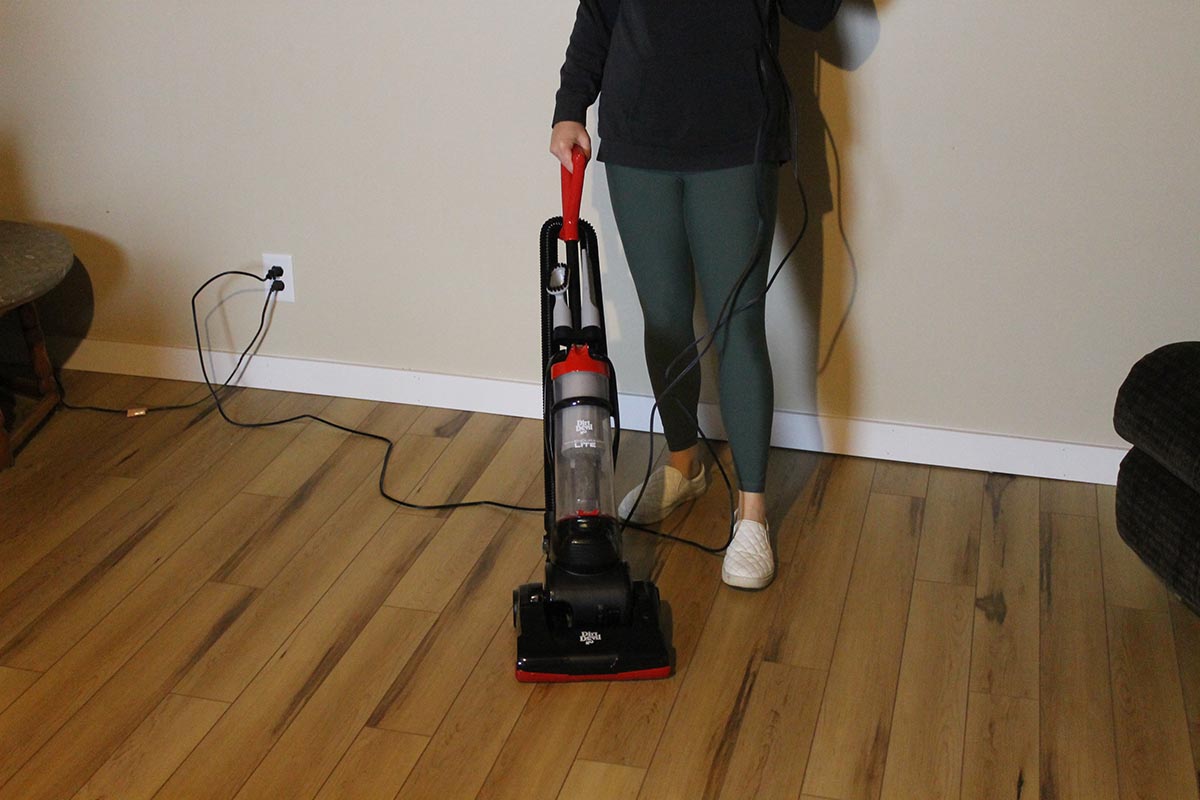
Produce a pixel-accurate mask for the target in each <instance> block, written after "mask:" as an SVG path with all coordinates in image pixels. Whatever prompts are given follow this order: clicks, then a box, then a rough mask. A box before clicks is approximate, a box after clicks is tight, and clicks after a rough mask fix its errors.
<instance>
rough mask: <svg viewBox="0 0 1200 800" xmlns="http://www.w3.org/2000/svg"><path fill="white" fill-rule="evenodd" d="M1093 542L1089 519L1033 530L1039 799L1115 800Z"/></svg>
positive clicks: (1063, 518) (1048, 521)
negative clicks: (1037, 583)
mask: <svg viewBox="0 0 1200 800" xmlns="http://www.w3.org/2000/svg"><path fill="white" fill-rule="evenodd" d="M1100 569H1101V568H1100V537H1099V531H1098V528H1097V524H1096V519H1095V517H1090V518H1089V517H1085V516H1075V515H1066V514H1061V515H1060V514H1044V515H1043V516H1042V525H1041V665H1040V666H1041V686H1040V693H1039V697H1040V698H1041V767H1040V770H1039V772H1040V778H1041V790H1042V796H1043V797H1047V798H1056V797H1087V798H1094V800H1110V799H1111V800H1117V798H1118V797H1119V796H1120V791H1119V788H1118V782H1117V756H1116V746H1115V741H1114V723H1113V696H1112V688H1111V681H1110V675H1109V648H1108V632H1107V629H1106V624H1105V612H1104V585H1103V579H1102V577H1101V572H1100Z"/></svg>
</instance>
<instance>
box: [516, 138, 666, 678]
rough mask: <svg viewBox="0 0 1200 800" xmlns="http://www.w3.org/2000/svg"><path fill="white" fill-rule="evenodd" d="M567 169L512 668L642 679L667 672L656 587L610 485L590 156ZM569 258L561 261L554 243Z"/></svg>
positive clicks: (548, 280) (546, 281)
mask: <svg viewBox="0 0 1200 800" xmlns="http://www.w3.org/2000/svg"><path fill="white" fill-rule="evenodd" d="M572 157H573V158H572V166H573V171H570V170H568V169H567V168H566V167H563V168H562V197H563V215H562V216H561V217H552V218H551V219H549V220H547V221H546V223H545V225H543V226H542V233H541V274H540V277H541V281H540V293H541V299H542V412H543V416H542V422H543V431H544V439H545V484H546V486H545V488H546V512H545V519H544V523H545V535H544V536H543V538H542V549H543V551H544V552H545V554H546V573H545V581H544V582H543V583H528V584H525V585H523V586H521V587H519V588H517V589H516V590H515V591H514V592H513V624H514V625H515V626H516V628H517V664H516V677H517V680H518V681H524V682H566V681H588V680H608V681H611V680H639V679H649V678H666V677H668V676H669V675H670V674H671V662H672V650H671V647H670V645H669V643H668V642H667V639H666V637H665V636H664V634H663V628H662V624H661V621H660V613H661V603H660V600H659V594H658V587H656V586H655V585H654V583H653V582H650V581H633V580H631V578H630V574H629V565H628V563H626V562H625V561H624V560H623V558H622V556H621V535H622V530H621V524H620V521H619V520H618V518H617V512H616V499H615V496H614V494H613V468H614V465H615V463H616V458H617V451H618V449H619V445H620V413H619V409H618V405H617V382H616V374H615V372H614V370H613V365H612V362H611V361H609V359H608V352H607V351H608V346H607V338H606V335H605V327H604V311H603V309H604V301H603V295H602V294H601V289H600V261H599V258H598V256H597V253H598V248H597V245H596V233H595V231H594V229H593V228H592V226H591V225H589V224H588V223H587V222H586V221H584V220H580V219H579V207H580V202H581V200H582V196H583V175H584V170H585V168H586V165H587V157H586V155H585V154H584V153H583V151H582V150H581V149H580V148H578V147H576V148H575V150H574V152H573V154H572ZM560 242H561V243H562V249H563V250H564V251H565V256H566V259H565V261H560V260H559V243H560Z"/></svg>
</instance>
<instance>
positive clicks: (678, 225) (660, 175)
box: [605, 164, 700, 478]
mask: <svg viewBox="0 0 1200 800" xmlns="http://www.w3.org/2000/svg"><path fill="white" fill-rule="evenodd" d="M605 171H606V174H607V176H608V190H609V195H610V197H611V199H612V206H613V215H614V216H615V217H616V220H617V229H618V230H619V232H620V234H621V244H622V246H623V247H624V249H625V259H626V261H628V263H629V271H630V273H631V274H632V275H633V282H634V286H635V287H636V288H637V293H638V301H639V302H640V303H641V306H642V316H643V319H644V320H645V350H646V367H647V369H648V370H649V372H650V383H651V385H652V386H653V387H654V396H655V397H656V398H658V401H659V413H660V415H661V416H662V424H663V431H664V432H665V433H666V436H667V447H668V448H669V449H670V451H671V456H670V463H671V466H673V467H675V468H676V469H678V470H679V471H680V472H682V473H683V474H684V476H685V477H689V478H690V477H692V476H694V475H696V474H697V472H698V471H699V468H700V450H699V446H698V444H697V439H696V425H695V423H694V421H693V416H694V415H695V413H696V405H697V403H698V402H699V398H700V371H699V370H692V371H691V372H690V373H688V374H687V375H686V376H685V377H684V378H683V379H682V380H681V381H679V382H678V384H677V385H676V386H675V387H674V388H673V389H671V391H670V393H669V394H664V392H665V390H666V389H667V387H668V386H669V384H670V383H671V380H669V379H668V378H667V368H668V367H670V366H671V362H672V361H673V360H674V359H675V357H676V356H677V355H679V353H680V352H681V351H683V350H684V349H685V348H691V349H690V353H689V355H688V356H685V357H683V358H681V359H679V362H678V363H676V365H675V369H674V374H678V373H679V371H680V370H681V369H682V367H683V366H684V365H686V364H687V363H688V361H690V360H691V358H692V356H694V355H695V348H694V347H692V342H693V340H694V339H695V333H694V332H693V326H692V308H693V306H694V304H695V283H694V279H693V273H692V261H691V252H690V250H689V248H688V239H687V230H686V227H685V225H684V218H683V181H682V179H681V178H680V177H679V175H678V174H676V173H670V172H659V171H656V170H644V169H633V168H630V167H620V166H616V165H613V164H608V165H605Z"/></svg>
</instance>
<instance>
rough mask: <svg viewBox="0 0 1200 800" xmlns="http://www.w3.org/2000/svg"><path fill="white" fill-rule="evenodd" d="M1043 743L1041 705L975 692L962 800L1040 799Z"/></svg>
mask: <svg viewBox="0 0 1200 800" xmlns="http://www.w3.org/2000/svg"><path fill="white" fill-rule="evenodd" d="M1038 743H1039V735H1038V704H1037V701H1036V700H1030V699H1028V698H1024V697H1005V696H1004V695H991V694H985V693H983V692H971V697H970V700H969V701H968V703H967V730H966V739H965V742H964V744H963V776H962V793H961V794H960V795H959V797H960V798H961V800H978V799H979V798H988V800H1036V798H1037V797H1038V796H1039V792H1040V790H1041V783H1040V780H1039V776H1038V766H1039V761H1038ZM1046 800H1052V799H1051V798H1047V799H1046Z"/></svg>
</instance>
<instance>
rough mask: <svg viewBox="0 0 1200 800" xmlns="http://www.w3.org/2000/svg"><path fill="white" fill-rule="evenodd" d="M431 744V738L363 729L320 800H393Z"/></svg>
mask: <svg viewBox="0 0 1200 800" xmlns="http://www.w3.org/2000/svg"><path fill="white" fill-rule="evenodd" d="M428 744H429V737H428V736H417V735H415V734H412V733H396V732H395V731H384V730H380V729H379V728H363V729H362V730H361V731H359V734H358V737H357V738H356V739H355V740H354V743H353V744H351V745H350V749H349V750H347V751H346V754H345V755H344V756H342V760H341V761H339V762H338V765H337V768H336V769H334V771H333V774H332V775H330V776H329V780H327V781H326V782H325V785H324V786H323V787H322V788H321V793H320V794H319V795H317V800H392V798H394V797H395V796H396V793H397V792H399V791H400V787H401V786H403V785H404V781H406V780H407V779H408V776H409V774H410V773H411V772H412V768H413V766H414V765H415V764H416V763H417V759H418V758H420V757H421V753H423V752H425V747H426V745H428Z"/></svg>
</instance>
